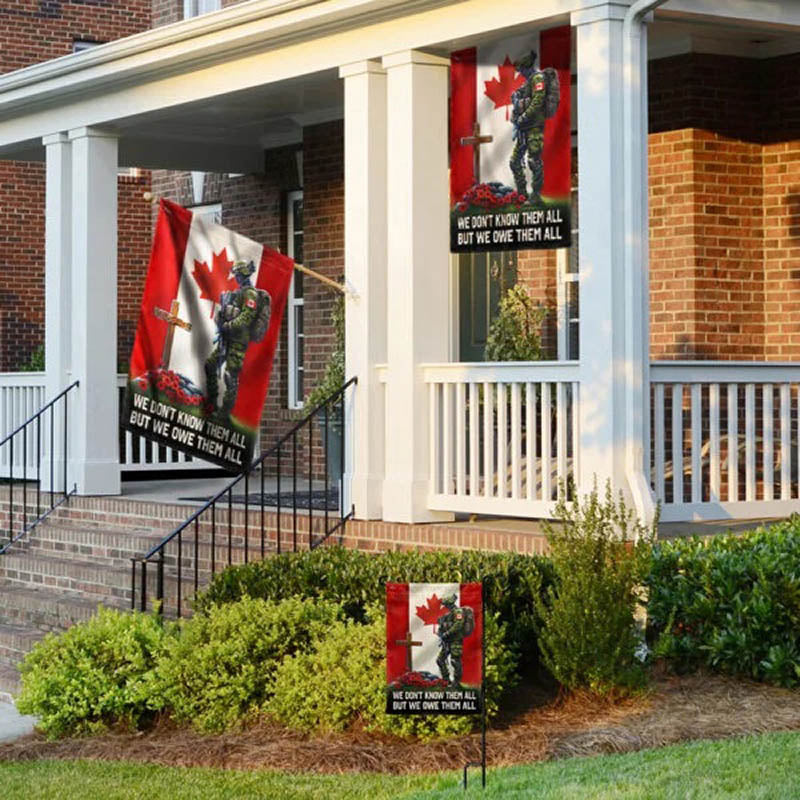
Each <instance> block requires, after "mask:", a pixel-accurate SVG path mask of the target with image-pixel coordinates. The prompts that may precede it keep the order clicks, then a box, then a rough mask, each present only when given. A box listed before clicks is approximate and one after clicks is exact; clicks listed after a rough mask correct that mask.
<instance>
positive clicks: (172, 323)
mask: <svg viewBox="0 0 800 800" xmlns="http://www.w3.org/2000/svg"><path fill="white" fill-rule="evenodd" d="M178 308H179V303H178V301H177V300H173V301H172V303H171V304H170V307H169V311H164V309H163V308H159V307H158V306H156V307H155V308H154V309H153V313H154V314H155V315H156V316H157V317H158V318H159V319H163V320H164V322H166V323H167V338H166V339H164V349H163V350H162V351H161V367H162V369H169V359H170V356H171V355H172V340H173V339H174V338H175V327H176V326H177V327H180V328H183V329H184V330H185V331H190V330H191V329H192V323H191V322H184V321H183V320H182V319H180V318H179V317H178Z"/></svg>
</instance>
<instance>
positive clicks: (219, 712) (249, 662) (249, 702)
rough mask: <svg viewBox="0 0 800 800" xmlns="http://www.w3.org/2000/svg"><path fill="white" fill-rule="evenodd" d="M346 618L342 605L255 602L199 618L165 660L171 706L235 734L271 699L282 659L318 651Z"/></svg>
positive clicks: (161, 665)
mask: <svg viewBox="0 0 800 800" xmlns="http://www.w3.org/2000/svg"><path fill="white" fill-rule="evenodd" d="M341 617H342V610H341V608H340V606H338V605H336V604H335V603H329V602H314V601H313V600H300V599H297V598H291V599H288V600H283V601H280V602H273V601H268V600H261V599H255V598H249V597H243V598H242V599H241V600H239V601H238V602H235V603H228V604H226V605H223V606H216V607H212V608H210V609H209V612H208V613H207V614H197V615H195V616H194V617H192V618H191V619H190V620H188V621H187V622H185V623H184V624H183V626H182V630H181V634H180V636H179V637H177V638H175V639H174V640H172V641H171V642H170V643H169V647H168V648H166V650H165V651H164V653H163V654H162V657H161V658H160V659H159V661H158V679H159V689H160V694H161V695H162V696H163V698H164V703H165V704H166V705H167V706H168V707H170V708H171V709H172V712H173V715H174V717H175V719H176V720H178V721H179V722H190V723H191V724H193V725H194V727H195V728H197V729H198V730H200V731H203V732H218V731H222V730H225V729H227V728H230V727H232V726H234V725H236V724H237V723H239V722H242V721H244V720H246V719H247V718H248V717H249V716H250V715H252V714H254V713H257V712H258V711H259V710H260V708H261V706H262V704H263V703H264V702H265V701H266V700H267V699H268V698H269V696H270V694H271V692H272V683H273V679H274V674H275V669H276V668H277V666H278V664H279V663H280V660H281V659H282V658H283V657H284V656H286V655H289V654H292V653H295V652H298V651H302V650H304V649H306V648H308V647H310V645H311V643H312V642H314V641H316V640H317V639H319V638H320V637H322V636H323V635H324V634H325V632H326V631H327V630H328V629H329V628H330V627H331V626H332V625H333V624H334V623H335V622H336V621H337V620H339V619H340V618H341Z"/></svg>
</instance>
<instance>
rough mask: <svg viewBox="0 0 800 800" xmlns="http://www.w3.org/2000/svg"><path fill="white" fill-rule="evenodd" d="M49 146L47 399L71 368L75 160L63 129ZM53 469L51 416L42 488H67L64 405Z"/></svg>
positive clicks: (56, 427)
mask: <svg viewBox="0 0 800 800" xmlns="http://www.w3.org/2000/svg"><path fill="white" fill-rule="evenodd" d="M42 143H43V144H44V146H45V154H46V155H45V158H46V165H45V212H44V213H45V233H44V270H45V282H44V287H45V288H44V352H45V402H47V401H50V400H52V399H53V398H54V397H56V395H58V394H59V392H61V391H63V390H64V389H66V387H67V384H68V383H69V377H70V376H69V371H70V341H71V336H70V326H71V324H72V322H71V315H70V298H71V291H72V290H71V282H70V280H71V274H70V260H71V256H72V252H71V226H72V214H71V211H72V158H71V145H70V142H69V138H68V137H67V135H66V134H65V133H54V134H52V135H50V136H45V137H44V138H43V139H42ZM50 413H52V414H53V419H52V428H53V454H52V455H53V471H52V481H51V472H50V423H51V420H50V419H49V414H46V415H45V417H44V418H43V420H42V424H43V426H44V427H43V428H42V431H43V433H44V436H43V440H42V442H43V448H44V458H43V460H42V488H43V489H44V490H45V491H59V490H62V489H63V487H64V452H63V449H64V445H63V442H64V433H63V419H64V416H63V413H62V406H61V404H60V403H59V404H57V406H56V407H55V408H54V409H53V411H52V412H50Z"/></svg>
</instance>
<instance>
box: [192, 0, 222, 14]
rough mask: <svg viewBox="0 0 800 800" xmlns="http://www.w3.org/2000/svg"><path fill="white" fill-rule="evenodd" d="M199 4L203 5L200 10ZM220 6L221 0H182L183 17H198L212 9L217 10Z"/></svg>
mask: <svg viewBox="0 0 800 800" xmlns="http://www.w3.org/2000/svg"><path fill="white" fill-rule="evenodd" d="M201 5H202V6H205V8H203V9H202V10H201ZM221 8H222V2H221V0H216V2H214V1H213V0H183V18H184V19H191V18H192V17H200V16H202V15H203V14H210V13H211V12H212V11H219V10H220V9H221Z"/></svg>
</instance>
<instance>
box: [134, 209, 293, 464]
mask: <svg viewBox="0 0 800 800" xmlns="http://www.w3.org/2000/svg"><path fill="white" fill-rule="evenodd" d="M293 265H294V262H293V261H292V260H291V259H290V258H288V257H286V256H283V255H281V254H280V253H277V252H275V251H274V250H270V249H269V248H267V247H264V246H263V245H260V244H258V243H257V242H254V241H252V240H251V239H247V238H245V237H244V236H240V235H239V234H237V233H234V232H233V231H231V230H229V229H228V228H225V227H223V226H222V225H217V224H215V223H213V222H209V221H207V220H205V219H203V218H202V217H200V216H196V215H194V214H192V212H191V211H189V210H187V209H185V208H182V207H181V206H179V205H176V204H175V203H172V202H170V201H168V200H164V199H162V200H161V201H160V208H159V213H158V221H157V224H156V232H155V237H154V239H153V249H152V253H151V255H150V266H149V269H148V273H147V280H146V282H145V289H144V297H143V298H142V307H141V311H140V313H139V325H138V328H137V330H136V339H135V341H134V345H133V353H132V354H131V363H130V371H129V374H128V389H127V392H126V396H125V407H124V409H123V427H125V428H127V429H128V430H130V431H132V432H134V433H136V434H138V435H140V436H144V437H145V438H147V439H151V440H152V441H155V442H159V443H161V444H164V445H167V446H169V447H171V448H174V449H175V450H180V451H182V452H184V453H187V454H189V455H191V456H196V457H198V458H202V459H205V460H207V461H211V462H213V463H215V464H219V465H220V466H223V467H226V468H227V469H230V470H233V471H235V472H240V471H242V470H243V469H244V468H245V467H247V466H248V465H249V464H250V462H251V460H252V455H253V449H254V447H255V442H256V437H257V436H258V423H259V420H260V418H261V411H262V408H263V405H264V399H265V397H266V394H267V389H268V387H269V378H270V372H271V370H272V361H273V358H274V355H275V347H276V344H277V340H278V334H279V331H280V326H281V318H282V317H283V310H284V308H285V306H286V297H287V294H288V291H289V282H290V280H291V277H292V269H293Z"/></svg>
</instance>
